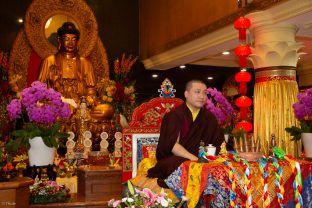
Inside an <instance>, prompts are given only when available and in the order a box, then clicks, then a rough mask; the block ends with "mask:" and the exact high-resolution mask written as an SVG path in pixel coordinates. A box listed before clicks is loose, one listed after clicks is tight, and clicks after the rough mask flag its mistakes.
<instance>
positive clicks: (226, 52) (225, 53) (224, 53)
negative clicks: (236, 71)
mask: <svg viewBox="0 0 312 208" xmlns="http://www.w3.org/2000/svg"><path fill="white" fill-rule="evenodd" d="M222 55H225V56H226V55H230V52H229V51H223V52H222Z"/></svg>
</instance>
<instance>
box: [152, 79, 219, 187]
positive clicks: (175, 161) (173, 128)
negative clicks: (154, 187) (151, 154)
mask: <svg viewBox="0 0 312 208" xmlns="http://www.w3.org/2000/svg"><path fill="white" fill-rule="evenodd" d="M206 90H207V86H206V85H205V84H204V83H203V82H202V81H200V80H191V81H189V82H188V83H187V84H186V87H185V92H184V96H185V98H186V102H185V103H183V104H181V105H180V106H178V107H177V108H175V109H174V110H172V111H171V112H169V113H167V114H166V115H165V116H164V118H163V120H162V124H161V128H160V136H159V142H158V146H157V150H156V159H157V163H156V165H155V166H154V167H153V168H151V169H149V170H148V175H147V177H149V178H157V183H158V185H159V186H161V187H164V188H166V187H167V185H166V184H165V181H164V179H166V178H167V177H168V176H169V175H170V174H171V173H172V172H173V171H174V170H175V169H177V168H178V167H179V166H180V165H181V164H182V163H183V162H184V161H186V160H195V161H197V160H198V158H197V155H198V150H199V147H200V143H201V141H202V142H204V145H205V146H207V145H208V144H213V145H214V146H216V147H217V153H218V152H219V151H220V146H221V144H222V142H223V141H224V134H223V131H222V129H221V128H220V126H219V124H218V122H217V119H216V117H215V116H214V115H213V114H212V113H211V112H209V111H208V110H207V109H206V108H204V107H203V106H204V105H205V104H206V101H207V94H206Z"/></svg>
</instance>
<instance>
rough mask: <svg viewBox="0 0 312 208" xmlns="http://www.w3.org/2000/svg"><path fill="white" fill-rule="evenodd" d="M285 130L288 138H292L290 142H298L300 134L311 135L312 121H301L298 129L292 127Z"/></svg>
mask: <svg viewBox="0 0 312 208" xmlns="http://www.w3.org/2000/svg"><path fill="white" fill-rule="evenodd" d="M285 130H286V132H288V133H290V136H292V139H291V140H292V141H295V140H300V139H301V133H312V121H310V120H307V121H306V120H301V121H300V128H299V127H297V126H292V127H287V128H285Z"/></svg>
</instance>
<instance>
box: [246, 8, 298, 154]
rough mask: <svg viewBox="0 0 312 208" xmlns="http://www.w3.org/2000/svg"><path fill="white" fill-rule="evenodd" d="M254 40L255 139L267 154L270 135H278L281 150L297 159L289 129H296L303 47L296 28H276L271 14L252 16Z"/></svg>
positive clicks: (251, 58)
mask: <svg viewBox="0 0 312 208" xmlns="http://www.w3.org/2000/svg"><path fill="white" fill-rule="evenodd" d="M248 18H250V19H251V21H252V24H251V28H250V31H251V34H252V35H253V37H254V43H253V47H252V54H251V55H250V60H251V61H252V63H253V66H254V69H255V87H254V136H255V137H256V138H257V137H259V138H260V139H261V144H262V147H263V149H264V150H265V151H266V153H267V150H268V148H269V146H268V145H269V144H270V135H271V134H272V133H274V134H275V135H276V140H277V146H279V147H281V148H283V149H284V150H285V151H286V154H291V155H295V144H294V142H292V141H290V139H291V138H290V136H289V134H288V133H287V132H286V131H285V128H286V127H290V126H292V125H296V124H297V121H296V119H295V116H294V113H293V108H292V104H293V103H295V102H296V101H297V98H296V96H297V94H298V84H297V82H296V66H297V60H298V58H299V56H300V55H301V54H302V53H298V50H299V49H300V48H301V47H302V44H300V43H297V42H296V41H295V33H296V29H297V28H296V27H295V26H294V25H290V24H274V22H273V19H272V18H271V17H270V14H269V13H267V12H256V13H251V14H249V15H248Z"/></svg>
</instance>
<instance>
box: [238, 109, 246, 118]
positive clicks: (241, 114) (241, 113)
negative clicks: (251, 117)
mask: <svg viewBox="0 0 312 208" xmlns="http://www.w3.org/2000/svg"><path fill="white" fill-rule="evenodd" d="M239 115H240V116H239V117H240V119H245V118H247V108H245V107H242V108H240V109H239Z"/></svg>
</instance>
